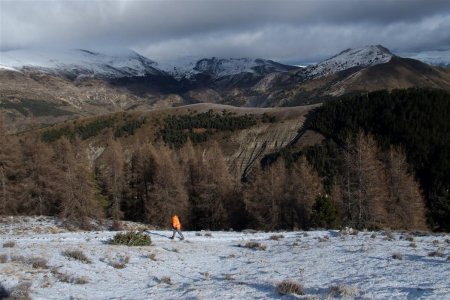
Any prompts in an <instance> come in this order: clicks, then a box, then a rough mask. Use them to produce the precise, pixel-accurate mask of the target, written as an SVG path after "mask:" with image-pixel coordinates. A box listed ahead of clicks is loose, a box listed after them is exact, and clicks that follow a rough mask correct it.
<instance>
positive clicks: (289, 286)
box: [277, 280, 305, 295]
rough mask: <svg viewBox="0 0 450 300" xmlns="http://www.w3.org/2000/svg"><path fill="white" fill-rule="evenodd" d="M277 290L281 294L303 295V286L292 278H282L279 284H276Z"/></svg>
mask: <svg viewBox="0 0 450 300" xmlns="http://www.w3.org/2000/svg"><path fill="white" fill-rule="evenodd" d="M277 291H278V293H280V294H281V295H290V294H295V295H304V294H305V288H304V287H303V285H302V284H301V283H298V282H295V281H292V280H283V281H282V282H280V283H279V284H277Z"/></svg>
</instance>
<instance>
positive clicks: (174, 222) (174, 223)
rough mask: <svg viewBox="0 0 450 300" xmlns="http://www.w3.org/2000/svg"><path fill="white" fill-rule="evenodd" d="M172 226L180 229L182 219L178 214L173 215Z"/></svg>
mask: <svg viewBox="0 0 450 300" xmlns="http://www.w3.org/2000/svg"><path fill="white" fill-rule="evenodd" d="M172 227H173V228H175V229H176V230H180V228H181V223H180V219H178V216H177V215H173V217H172Z"/></svg>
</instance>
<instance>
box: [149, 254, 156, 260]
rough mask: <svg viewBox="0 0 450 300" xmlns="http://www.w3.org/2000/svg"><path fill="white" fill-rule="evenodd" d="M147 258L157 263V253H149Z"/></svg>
mask: <svg viewBox="0 0 450 300" xmlns="http://www.w3.org/2000/svg"><path fill="white" fill-rule="evenodd" d="M147 257H148V258H150V259H151V260H153V261H156V254H155V253H149V254H148V256H147Z"/></svg>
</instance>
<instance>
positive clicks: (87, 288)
mask: <svg viewBox="0 0 450 300" xmlns="http://www.w3.org/2000/svg"><path fill="white" fill-rule="evenodd" d="M20 221H21V222H20V223H17V221H14V223H13V224H7V223H0V241H1V244H3V247H2V248H0V258H2V260H1V263H0V284H1V285H2V287H3V288H4V289H6V290H13V289H14V286H16V285H17V284H18V283H23V282H29V283H30V284H31V286H30V296H31V298H32V299H280V298H281V299H296V298H299V299H326V298H327V297H328V299H332V298H333V297H337V295H338V293H334V295H335V296H332V294H330V288H332V287H334V288H332V289H334V290H338V289H339V290H341V291H342V290H344V291H346V292H345V293H344V294H345V295H347V296H348V297H347V298H350V299H352V298H356V299H389V298H391V299H416V298H423V299H450V261H449V260H448V256H449V255H450V235H448V234H447V235H445V234H442V235H421V234H416V235H414V234H406V233H398V232H397V233H392V234H391V233H386V232H359V233H357V234H347V233H346V234H343V233H339V232H337V231H308V232H302V231H297V232H281V233H280V232H278V233H259V232H257V233H252V232H247V233H244V232H185V236H186V240H185V241H182V242H181V241H179V240H170V239H168V237H169V236H170V232H169V231H155V230H146V231H145V232H146V233H148V234H149V235H150V236H151V238H152V241H153V245H152V246H148V247H126V246H111V245H107V244H106V243H105V242H106V241H107V240H108V239H109V238H111V237H112V236H113V235H114V234H115V233H114V232H109V231H96V232H66V231H64V230H62V229H61V228H59V227H57V226H56V225H55V224H54V221H53V220H52V219H41V220H40V221H37V220H36V219H35V218H34V219H28V220H27V219H23V218H22V219H20ZM274 235H278V236H277V237H273V236H274ZM281 235H282V236H281ZM251 241H254V242H258V243H260V244H261V245H264V246H266V249H265V250H253V249H249V248H245V247H242V245H245V244H246V243H247V242H251ZM5 246H6V247H5ZM8 246H9V247H8ZM414 246H415V247H414ZM65 250H81V251H82V252H83V253H84V254H85V255H86V256H87V257H88V259H89V260H90V261H91V263H83V262H81V261H79V260H74V259H69V258H67V257H66V256H64V255H62V252H63V251H65ZM433 252H435V253H433ZM436 253H439V254H442V255H438V256H436ZM394 254H395V255H397V257H398V258H401V259H396V258H393V255H394ZM431 254H434V256H430V255H431ZM38 258H43V259H46V260H47V262H46V266H45V264H44V266H42V263H40V264H36V265H35V268H33V266H32V264H33V263H32V261H35V262H36V261H39V260H38ZM127 258H128V259H127ZM127 260H128V262H127ZM117 262H119V263H120V262H122V263H123V264H124V268H122V269H120V268H115V267H114V266H113V265H114V263H117ZM285 279H290V280H294V281H297V282H299V283H301V284H303V286H304V290H305V295H304V296H300V295H284V296H283V295H280V294H279V293H278V292H277V290H276V286H277V284H278V283H280V282H281V281H283V280H285ZM336 287H338V288H336ZM0 289H1V287H0ZM0 298H1V296H0Z"/></svg>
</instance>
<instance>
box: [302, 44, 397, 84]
mask: <svg viewBox="0 0 450 300" xmlns="http://www.w3.org/2000/svg"><path fill="white" fill-rule="evenodd" d="M392 56H393V54H392V53H391V52H390V51H389V50H388V49H386V48H384V47H383V46H380V45H371V46H367V47H363V48H356V49H347V50H344V51H342V52H341V53H339V54H338V55H335V56H333V57H331V58H329V59H326V60H324V61H322V62H320V63H318V64H316V65H312V66H308V67H307V68H306V73H307V76H308V77H321V76H325V75H328V74H333V73H336V72H339V71H343V70H346V69H349V68H352V67H368V66H373V65H377V64H382V63H386V62H388V61H390V60H391V58H392Z"/></svg>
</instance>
